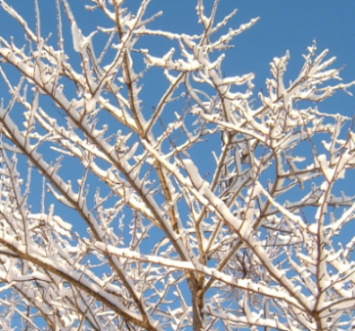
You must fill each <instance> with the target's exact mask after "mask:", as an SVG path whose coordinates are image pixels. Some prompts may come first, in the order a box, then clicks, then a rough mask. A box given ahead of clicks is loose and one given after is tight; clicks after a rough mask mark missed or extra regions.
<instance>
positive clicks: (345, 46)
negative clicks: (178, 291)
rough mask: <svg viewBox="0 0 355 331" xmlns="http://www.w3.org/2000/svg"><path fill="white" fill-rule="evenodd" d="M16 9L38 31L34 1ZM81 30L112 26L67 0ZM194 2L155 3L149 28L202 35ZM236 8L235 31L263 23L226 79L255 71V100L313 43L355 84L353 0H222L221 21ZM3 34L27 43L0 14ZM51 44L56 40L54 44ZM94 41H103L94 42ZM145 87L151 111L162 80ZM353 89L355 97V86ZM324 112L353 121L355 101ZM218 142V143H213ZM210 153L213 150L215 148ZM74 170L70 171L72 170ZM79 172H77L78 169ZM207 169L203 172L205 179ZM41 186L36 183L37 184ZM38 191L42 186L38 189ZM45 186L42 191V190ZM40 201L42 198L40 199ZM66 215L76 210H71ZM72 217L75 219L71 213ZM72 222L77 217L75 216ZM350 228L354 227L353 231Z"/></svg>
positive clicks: (230, 60) (231, 57)
mask: <svg viewBox="0 0 355 331" xmlns="http://www.w3.org/2000/svg"><path fill="white" fill-rule="evenodd" d="M7 2H8V3H9V4H10V5H12V6H13V7H14V8H16V10H18V11H19V12H20V13H21V14H22V15H23V16H24V17H25V18H26V19H27V20H28V22H29V24H30V26H31V27H32V28H33V29H35V19H34V5H33V1H31V0H7ZM69 2H70V5H71V6H72V9H73V11H74V14H75V16H76V18H77V20H78V25H79V27H80V28H81V29H82V30H83V32H84V34H89V33H90V32H91V31H92V30H93V29H94V28H95V27H96V26H97V25H102V26H105V27H109V26H111V25H112V23H111V22H108V21H106V20H104V16H103V15H102V14H100V13H98V12H87V11H85V10H84V9H83V7H84V5H85V4H90V2H89V1H88V0H69ZM213 2H214V1H212V0H206V1H205V6H206V11H207V12H209V11H210V8H211V6H212V5H213ZM139 3H140V0H127V5H129V6H130V7H131V8H137V5H138V4H139ZM196 3H197V1H194V0H152V2H151V5H150V7H149V10H148V13H149V14H153V13H155V12H157V11H160V10H162V11H164V15H163V16H162V17H160V18H158V19H157V20H156V21H155V22H154V23H152V24H151V25H150V27H151V28H152V29H154V28H155V29H164V30H169V31H172V32H179V33H183V32H184V33H189V34H193V33H200V32H201V26H200V25H198V24H197V15H196V10H195V6H196ZM39 4H40V7H41V20H42V22H41V23H42V29H43V30H42V31H43V33H42V35H43V36H47V35H48V34H49V33H50V32H52V33H53V37H52V39H51V42H52V43H53V45H55V44H56V17H57V16H56V15H57V14H56V8H55V1H54V0H39ZM234 8H238V9H239V12H238V14H237V15H236V16H235V17H234V18H233V19H232V20H231V22H230V24H231V26H232V27H234V28H235V27H238V26H239V25H240V24H243V23H246V22H248V21H249V20H250V19H252V18H255V17H260V21H259V22H258V23H257V24H256V25H255V26H254V27H252V28H251V29H250V30H248V31H246V32H244V33H243V34H242V35H240V36H238V37H237V38H235V40H234V45H235V47H234V48H233V49H231V50H229V51H228V52H227V58H226V60H225V62H224V70H225V73H226V75H235V74H241V75H242V74H246V73H249V72H255V73H256V79H255V96H256V95H257V93H258V92H259V91H260V90H261V89H265V79H266V78H268V77H270V66H269V63H270V62H271V61H272V59H273V58H274V57H281V56H283V55H284V54H285V52H286V50H289V51H290V54H291V61H290V64H289V70H288V74H287V76H286V77H287V78H288V79H291V80H292V79H294V78H295V77H297V75H298V72H299V70H300V69H301V67H302V65H303V58H302V54H305V53H306V52H307V47H308V46H311V44H312V42H313V40H316V41H317V45H318V49H319V52H318V54H319V53H320V52H321V51H322V50H324V49H325V48H328V49H329V55H328V58H329V57H332V56H336V57H337V61H336V63H335V66H336V67H342V66H345V68H344V70H343V72H342V77H343V78H344V82H349V81H351V80H355V1H351V0H347V1H346V0H337V1H335V0H332V1H331V0H220V6H219V12H218V17H219V18H220V19H222V18H223V17H224V16H225V15H227V14H228V13H230V12H231V11H232V10H233V9H234ZM63 19H64V23H65V24H66V26H65V32H66V38H67V39H66V45H67V49H68V50H69V52H72V40H71V39H70V37H69V34H70V25H69V22H68V20H67V19H65V18H64V15H63ZM0 34H1V35H2V36H14V40H15V43H16V44H17V45H18V46H20V45H21V41H22V42H24V38H23V32H22V29H21V28H20V27H19V26H18V25H16V24H14V21H13V19H12V18H10V17H9V16H8V15H7V14H4V12H3V11H2V10H0ZM52 40H53V41H52ZM95 42H99V41H97V40H95ZM148 46H149V48H150V49H151V50H152V53H153V54H154V55H157V56H158V55H163V54H165V53H166V52H167V51H168V50H169V49H170V47H172V46H174V45H173V44H172V43H171V42H170V41H168V42H165V41H163V40H161V39H153V38H152V40H151V41H149V45H148ZM69 54H70V56H72V58H73V60H74V61H76V65H78V66H79V58H78V55H77V54H74V53H69ZM2 83H3V82H2V80H0V97H3V96H6V95H7V91H6V87H4V85H2ZM145 84H146V85H147V91H148V92H147V94H146V95H147V96H149V98H151V99H146V100H145V102H146V106H147V107H148V108H150V109H151V107H152V106H154V103H155V102H156V101H157V99H158V98H159V97H160V96H161V93H160V90H159V87H160V81H159V80H158V79H157V80H154V77H153V79H152V81H148V82H146V83H145ZM351 91H352V92H353V93H354V94H355V88H352V89H351ZM319 109H320V110H321V111H325V112H328V113H341V114H346V115H348V116H350V117H352V116H354V114H355V98H354V97H350V96H349V95H347V94H345V93H343V92H338V93H337V94H336V95H335V96H333V97H332V98H330V99H329V100H327V101H326V102H324V103H322V104H320V105H319ZM215 143H216V144H220V140H218V141H216V142H215ZM211 149H212V147H211ZM199 153H200V154H199V157H200V159H201V160H202V161H201V162H203V163H205V164H206V163H208V162H206V158H205V157H206V155H207V154H208V155H209V157H211V155H210V154H211V153H210V151H206V150H201V151H199ZM72 169H73V167H72V168H71V169H70V171H72ZM76 169H77V168H76ZM206 172H207V169H206V171H204V170H202V171H201V174H202V175H204V174H205V173H206ZM353 183H354V182H353V181H351V180H345V181H343V183H342V185H344V186H345V185H348V187H347V188H348V191H349V190H350V191H352V192H353V189H352V187H353V185H354V184H353ZM37 186H38V183H37ZM38 187H39V186H38ZM41 189H42V188H39V190H38V192H40V190H41ZM36 198H38V196H36ZM66 213H67V214H66V215H67V216H68V219H69V215H73V214H74V212H72V211H69V210H67V211H66ZM73 216H74V215H73ZM73 219H74V218H73ZM351 230H352V229H351ZM353 232H354V231H353V230H352V231H348V233H347V234H346V235H347V238H346V237H345V236H343V237H342V238H343V239H344V238H346V239H347V240H348V239H349V238H350V237H352V236H353Z"/></svg>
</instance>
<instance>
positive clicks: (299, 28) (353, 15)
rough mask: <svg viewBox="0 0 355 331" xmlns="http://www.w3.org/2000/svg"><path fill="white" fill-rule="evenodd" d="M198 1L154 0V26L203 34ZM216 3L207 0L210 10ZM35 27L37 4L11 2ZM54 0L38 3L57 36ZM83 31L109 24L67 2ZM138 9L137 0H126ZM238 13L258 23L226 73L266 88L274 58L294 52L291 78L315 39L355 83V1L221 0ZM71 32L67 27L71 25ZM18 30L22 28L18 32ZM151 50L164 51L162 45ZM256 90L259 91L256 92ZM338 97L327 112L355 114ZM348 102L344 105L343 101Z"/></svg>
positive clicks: (225, 9) (3, 22) (4, 24)
mask: <svg viewBox="0 0 355 331" xmlns="http://www.w3.org/2000/svg"><path fill="white" fill-rule="evenodd" d="M196 2H197V1H194V0H152V2H151V4H150V7H149V8H150V9H149V13H154V12H156V11H159V10H162V11H163V12H164V15H163V16H162V17H160V18H158V20H157V21H156V22H154V23H153V24H152V25H151V27H152V28H153V27H154V28H161V29H164V28H166V29H168V30H171V31H177V32H186V33H193V32H196V33H197V32H199V31H200V30H199V26H198V24H197V22H196V21H197V16H196V11H195V6H196ZM213 2H214V1H213V0H206V1H205V6H206V10H207V11H209V10H210V8H211V6H212V4H213ZM8 3H9V4H11V5H13V7H14V8H16V9H17V10H18V11H19V12H20V13H22V14H23V15H24V16H25V17H26V18H27V19H28V21H30V22H31V23H32V27H34V25H33V23H34V6H33V1H29V0H26V1H23V0H9V1H8ZM54 3H55V1H54V0H52V1H48V0H39V4H40V7H41V8H42V29H43V31H44V32H45V33H44V35H46V34H47V33H49V32H50V31H52V32H53V34H54V35H55V34H56V27H55V25H54V23H55V22H56V13H55V5H54ZM69 3H70V5H71V6H72V7H73V10H74V12H75V14H76V17H77V19H78V21H79V25H80V26H81V27H82V29H83V31H84V32H89V31H91V29H92V28H93V27H94V26H95V25H97V24H99V25H103V26H108V24H107V22H106V23H104V22H103V21H102V16H101V15H97V13H88V12H84V10H83V6H84V5H86V4H90V1H88V0H80V1H78V0H75V1H69ZM126 3H127V4H128V5H129V6H130V7H132V8H136V7H137V4H139V3H140V1H139V0H127V1H126ZM234 8H237V9H239V12H238V14H237V15H236V16H235V17H234V18H233V19H232V22H231V23H232V24H233V26H234V27H236V26H238V25H239V24H242V23H245V22H247V21H248V20H249V19H251V18H254V17H260V21H259V22H258V23H257V24H256V25H255V26H254V27H253V28H252V29H250V30H248V31H246V32H245V33H244V34H242V35H241V36H239V37H237V38H236V39H235V48H234V50H233V51H231V52H229V56H228V58H227V61H226V64H227V63H228V65H226V74H228V73H229V72H230V73H231V74H234V73H240V74H243V73H246V72H250V71H252V72H255V73H256V81H255V83H256V84H255V85H256V89H259V90H260V88H263V86H264V82H265V78H267V77H268V76H269V72H270V70H269V63H270V61H271V60H272V58H273V57H275V56H282V55H283V54H284V53H285V51H286V50H290V52H291V62H290V74H289V78H290V79H292V78H293V77H294V76H293V75H292V72H293V73H296V71H295V70H298V69H299V68H300V66H301V64H302V54H304V53H305V52H306V48H307V47H308V46H310V45H311V44H312V41H313V40H314V39H315V40H317V45H318V48H319V51H321V50H323V49H325V48H328V49H329V50H330V54H329V56H337V58H338V60H337V62H336V65H337V66H339V67H341V66H344V65H346V66H347V67H346V68H345V69H344V71H343V75H342V76H343V77H344V80H345V81H349V80H352V79H355V1H350V0H347V1H346V0H339V1H335V0H248V1H247V0H220V5H219V17H222V16H224V15H225V14H227V13H229V12H230V11H232V10H233V9H234ZM13 27H14V25H13V24H11V25H9V20H8V15H5V16H4V15H3V12H2V11H0V31H1V34H2V35H4V34H5V35H14V36H16V37H19V35H18V33H17V31H16V29H13ZM68 29H69V27H68ZM18 32H20V29H19V30H18ZM152 47H157V48H159V47H162V48H163V47H164V46H163V45H161V44H157V45H152ZM257 92H258V90H256V93H257ZM340 94H341V95H338V96H336V97H335V98H333V99H332V100H330V101H329V102H327V103H326V105H327V107H328V106H329V112H341V113H345V114H348V115H350V116H351V115H352V114H353V113H355V98H350V97H344V95H343V94H342V93H340ZM343 102H344V103H343Z"/></svg>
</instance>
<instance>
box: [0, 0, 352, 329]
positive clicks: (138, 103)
mask: <svg viewBox="0 0 355 331" xmlns="http://www.w3.org/2000/svg"><path fill="white" fill-rule="evenodd" d="M151 2H153V1H150V0H143V1H139V2H137V3H136V4H133V2H132V4H131V3H130V2H129V1H121V0H114V1H107V0H92V1H91V4H90V6H88V7H87V9H88V10H87V11H85V10H84V9H83V10H82V11H80V12H79V11H78V12H77V11H75V10H74V9H73V8H75V7H74V6H73V8H72V7H71V6H72V4H71V3H70V2H69V1H67V0H62V1H60V0H57V1H55V2H54V3H55V6H54V5H53V4H50V3H48V6H49V7H50V6H51V5H53V6H54V7H53V10H56V11H57V12H56V15H55V16H54V17H56V22H55V23H54V25H53V27H51V26H48V27H47V26H46V27H44V26H43V24H42V22H41V18H42V17H43V15H45V12H44V9H43V8H44V7H43V8H42V4H41V3H40V2H39V1H35V7H34V11H35V13H36V14H35V17H36V20H35V21H36V22H35V27H33V26H32V24H31V22H32V18H29V17H27V16H26V15H27V14H26V13H24V14H23V16H21V14H20V13H21V12H22V11H21V10H20V9H21V8H18V10H17V9H15V6H16V4H11V6H12V5H13V6H14V7H11V6H10V4H9V1H6V0H2V1H1V2H0V6H1V10H2V11H1V15H2V16H5V15H9V17H10V18H12V19H13V22H14V23H19V26H20V27H21V29H22V32H23V34H24V35H25V36H26V38H25V39H20V38H18V37H17V36H16V37H8V36H7V32H6V31H5V32H0V63H1V68H0V80H1V83H0V84H1V86H2V87H3V90H4V92H3V99H2V101H1V103H0V129H1V130H0V147H1V148H0V280H1V284H2V285H1V286H0V301H1V307H2V308H1V309H0V325H1V328H2V329H4V330H5V329H6V330H7V329H14V328H16V327H17V328H18V327H19V325H21V328H22V329H26V330H39V329H53V330H105V331H110V330H127V331H128V330H129V331H131V330H149V331H160V330H181V331H182V330H190V329H191V330H222V329H223V330H240V329H248V330H249V329H252V330H271V329H272V330H284V331H286V330H291V329H292V330H293V331H303V330H317V331H320V330H324V331H325V330H339V331H340V330H349V329H350V328H351V327H352V325H351V323H352V322H351V320H353V319H354V316H353V314H354V313H353V307H354V304H355V299H354V297H355V295H354V286H353V279H354V270H355V269H354V263H353V262H352V261H353V250H354V247H355V240H354V239H353V238H352V235H349V236H348V235H346V236H344V232H346V231H348V229H351V228H352V226H353V224H352V223H353V220H354V212H355V203H354V199H355V195H354V192H353V189H352V186H351V185H344V182H350V179H351V178H352V176H353V171H354V166H355V138H354V137H355V134H354V132H353V123H351V120H350V119H349V118H347V117H346V116H343V115H341V114H335V112H336V111H334V112H333V114H325V113H323V112H322V111H321V109H322V101H324V100H325V99H327V98H329V97H331V96H332V95H333V94H334V93H335V92H337V91H339V90H342V91H345V92H347V93H349V94H350V92H351V91H352V86H353V85H354V84H355V82H349V83H347V82H341V81H340V80H341V70H340V69H337V68H336V61H335V60H336V59H335V57H331V56H329V55H328V53H329V52H328V50H324V51H317V47H316V44H315V43H314V44H313V45H311V46H310V47H309V48H308V50H307V53H306V55H304V64H303V66H301V68H300V70H299V73H296V74H295V73H294V72H289V71H288V70H289V69H288V65H289V62H290V61H292V59H293V57H295V56H298V55H297V54H291V53H290V52H288V51H286V52H285V55H283V56H281V57H275V58H273V59H270V60H271V63H270V77H269V78H268V79H267V80H266V89H265V90H264V91H263V92H260V93H259V94H257V93H256V91H255V89H254V84H255V79H256V77H257V75H258V73H253V72H242V73H241V74H239V75H236V74H233V75H230V74H229V73H228V72H226V69H225V67H224V62H225V61H229V60H230V57H229V56H230V53H229V49H230V48H232V47H233V46H234V45H236V44H238V36H239V35H240V34H242V33H244V32H245V31H247V30H248V29H252V27H253V26H254V25H255V24H256V23H257V22H258V18H255V19H251V20H250V21H249V22H247V23H244V24H239V23H238V24H237V25H236V26H234V21H233V20H234V19H236V20H238V15H236V14H237V10H233V9H232V10H231V13H230V14H227V15H226V16H225V17H224V18H221V19H220V20H219V21H218V17H219V11H218V5H219V3H220V2H222V1H218V0H216V1H214V2H213V4H212V6H211V7H210V8H209V10H208V8H207V5H208V4H207V1H206V2H204V1H203V0H197V1H196V7H195V9H196V12H195V13H196V14H197V16H196V20H197V21H198V24H199V30H195V31H193V32H191V31H189V30H188V27H183V28H184V33H178V32H176V31H166V30H165V29H163V28H159V24H160V21H159V19H160V16H161V15H162V12H157V13H156V14H154V13H151V11H152V10H151V8H152V7H149V5H150V3H151ZM205 5H206V7H205ZM77 6H79V7H80V6H81V4H80V3H79V4H77ZM133 7H134V8H133ZM78 15H83V17H78ZM86 15H90V16H86ZM95 15H97V16H95ZM81 18H83V19H85V22H86V23H85V25H81V23H80V22H82V20H81ZM98 18H99V20H98ZM98 22H99V24H100V26H97V24H98ZM56 25H57V26H56ZM16 28H17V29H18V25H16ZM185 28H186V29H185ZM11 29H12V28H11V25H10V26H9V31H11ZM49 30H50V32H51V34H50V35H47V34H46V33H48V31H49ZM45 31H46V32H45ZM154 45H159V49H158V48H157V47H155V46H154ZM160 46H161V47H160ZM289 76H292V78H291V81H286V80H285V77H289ZM348 179H349V180H348ZM349 233H350V232H349Z"/></svg>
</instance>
